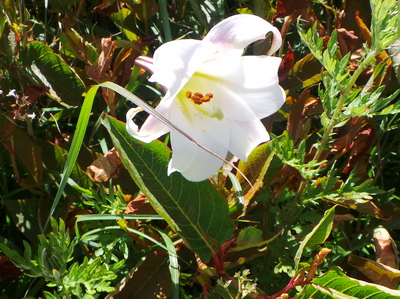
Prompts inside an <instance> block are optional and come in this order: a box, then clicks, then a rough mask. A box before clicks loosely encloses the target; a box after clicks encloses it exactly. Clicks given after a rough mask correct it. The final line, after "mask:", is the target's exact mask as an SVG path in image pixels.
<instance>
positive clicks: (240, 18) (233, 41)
mask: <svg viewBox="0 0 400 299" xmlns="http://www.w3.org/2000/svg"><path fill="white" fill-rule="evenodd" d="M268 32H272V34H273V43H272V46H271V49H270V51H269V52H268V54H272V53H274V52H276V50H278V49H279V48H280V46H281V44H282V37H281V34H280V32H279V30H278V29H277V28H276V27H274V26H272V25H271V24H270V23H268V22H267V21H265V20H264V19H262V18H260V17H257V16H254V15H246V14H243V15H235V16H232V17H229V18H227V19H225V20H223V21H221V22H219V23H218V24H217V25H215V26H214V27H213V28H212V29H211V30H210V32H209V33H208V34H207V35H206V37H205V38H204V39H203V42H204V43H209V44H214V45H217V46H218V56H224V55H226V54H228V53H229V54H235V55H237V56H241V55H242V54H243V50H244V48H246V47H247V46H248V45H249V44H251V43H253V42H255V41H257V40H260V39H264V38H265V36H266V34H267V33H268Z"/></svg>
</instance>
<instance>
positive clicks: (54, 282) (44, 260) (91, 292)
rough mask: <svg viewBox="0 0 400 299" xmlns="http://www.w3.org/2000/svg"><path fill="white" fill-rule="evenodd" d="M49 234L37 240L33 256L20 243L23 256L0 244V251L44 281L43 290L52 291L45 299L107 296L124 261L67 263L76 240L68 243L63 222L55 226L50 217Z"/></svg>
mask: <svg viewBox="0 0 400 299" xmlns="http://www.w3.org/2000/svg"><path fill="white" fill-rule="evenodd" d="M50 222H51V230H52V231H51V232H50V233H48V234H42V235H40V236H39V244H38V248H37V251H36V254H35V255H34V256H32V254H33V250H32V247H31V246H30V245H29V243H28V242H26V241H24V247H25V250H24V254H23V255H21V254H19V253H18V252H17V251H16V250H13V249H10V248H9V247H8V246H7V245H5V244H0V249H1V250H2V251H3V252H4V253H5V254H6V255H7V256H9V257H10V258H11V260H12V262H13V263H14V264H15V265H16V266H17V267H19V268H20V269H22V270H23V271H24V274H26V275H28V276H31V277H44V279H45V280H46V282H47V286H48V287H51V288H56V290H57V291H55V292H54V293H53V294H50V293H48V292H46V293H45V296H46V298H70V297H71V296H72V295H74V296H77V297H78V298H97V297H98V296H99V293H100V292H111V291H113V290H114V288H113V287H111V286H110V283H111V281H112V280H114V279H115V278H116V277H117V275H116V274H115V272H116V271H117V270H118V269H119V268H121V267H122V265H123V263H124V261H123V260H122V261H120V262H118V263H115V264H114V265H110V266H109V265H107V264H104V263H103V262H102V259H101V258H100V257H98V258H95V259H90V260H89V259H88V258H87V257H85V258H84V259H83V262H82V263H78V262H75V263H73V264H72V265H69V264H68V263H69V262H70V261H71V260H72V259H73V253H74V247H75V245H76V244H77V242H76V240H71V238H70V233H69V231H68V230H67V229H66V227H65V224H64V221H63V220H62V219H60V220H59V223H57V221H56V220H55V219H54V218H53V217H51V218H50Z"/></svg>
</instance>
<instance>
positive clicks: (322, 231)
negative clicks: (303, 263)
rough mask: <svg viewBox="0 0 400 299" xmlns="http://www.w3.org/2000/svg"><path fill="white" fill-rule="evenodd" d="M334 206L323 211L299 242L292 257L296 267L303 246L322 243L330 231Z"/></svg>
mask: <svg viewBox="0 0 400 299" xmlns="http://www.w3.org/2000/svg"><path fill="white" fill-rule="evenodd" d="M335 207H336V206H333V207H332V208H330V209H329V210H327V211H325V214H324V217H322V219H321V220H320V221H319V223H318V224H317V225H316V226H315V227H314V228H313V230H312V231H311V232H310V233H309V234H307V236H306V237H305V238H304V240H303V242H302V243H301V244H300V247H299V249H297V252H296V256H295V257H294V262H295V267H296V269H297V268H298V266H299V263H300V259H301V256H302V255H303V250H304V248H305V247H313V246H315V245H317V244H321V243H324V242H325V240H326V239H327V238H328V236H329V234H330V233H331V230H332V226H333V217H334V216H335Z"/></svg>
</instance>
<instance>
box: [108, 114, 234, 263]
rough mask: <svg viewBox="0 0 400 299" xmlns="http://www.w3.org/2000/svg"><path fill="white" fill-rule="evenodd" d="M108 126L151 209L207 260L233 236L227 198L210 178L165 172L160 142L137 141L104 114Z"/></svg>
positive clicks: (167, 156)
mask: <svg viewBox="0 0 400 299" xmlns="http://www.w3.org/2000/svg"><path fill="white" fill-rule="evenodd" d="M103 124H104V125H105V127H106V128H107V130H108V132H109V134H110V136H111V139H112V141H113V143H114V146H115V148H116V149H117V151H118V152H119V154H120V156H121V161H122V162H123V164H124V165H125V167H126V168H127V169H128V171H129V173H130V174H131V176H132V178H133V180H134V181H135V183H136V184H137V185H138V186H139V187H140V189H141V190H142V192H143V193H144V194H146V196H147V198H148V200H149V201H150V203H151V204H152V206H153V207H154V209H155V210H156V211H157V212H158V213H159V214H160V215H161V216H162V217H163V218H164V219H165V220H166V221H167V222H168V224H169V225H170V226H171V228H172V229H173V230H175V231H176V232H177V233H179V234H180V236H181V237H182V238H183V239H184V240H185V243H186V245H187V246H189V247H190V248H191V249H192V250H193V251H194V252H196V253H197V254H198V255H199V257H200V258H201V260H202V261H204V262H206V261H208V260H209V259H210V258H211V256H213V255H214V254H215V252H216V250H217V249H218V244H222V243H224V242H225V241H226V240H228V239H229V238H231V237H232V230H233V228H234V224H233V222H232V221H231V220H230V219H229V214H228V213H229V211H228V205H227V202H226V200H225V199H224V198H223V197H222V196H221V195H220V194H219V193H218V192H217V191H216V190H215V189H214V188H213V186H212V185H211V183H210V182H209V181H204V182H200V183H192V182H188V181H186V180H185V179H184V178H183V177H182V175H181V174H180V173H177V172H174V173H172V174H171V175H170V176H168V175H167V169H168V163H169V160H170V155H171V151H170V150H169V149H168V147H167V146H166V145H165V144H163V143H161V142H159V141H153V142H151V143H149V144H145V143H142V142H139V141H138V140H136V139H134V138H133V137H132V136H130V135H129V134H128V133H127V132H126V130H125V124H124V123H122V122H119V121H117V120H115V119H113V118H111V117H105V118H104V119H103Z"/></svg>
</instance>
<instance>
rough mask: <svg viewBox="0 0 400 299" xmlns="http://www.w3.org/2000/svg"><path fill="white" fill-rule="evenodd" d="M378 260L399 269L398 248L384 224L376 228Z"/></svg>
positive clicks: (375, 242)
mask: <svg viewBox="0 0 400 299" xmlns="http://www.w3.org/2000/svg"><path fill="white" fill-rule="evenodd" d="M373 237H374V244H375V252H376V261H377V262H378V263H381V264H384V265H387V266H389V267H392V268H395V269H398V267H399V263H398V258H397V248H396V244H395V243H394V241H393V239H392V237H391V236H390V234H389V232H388V231H387V230H386V229H385V228H384V227H382V226H379V227H378V228H376V229H374V235H373Z"/></svg>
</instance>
